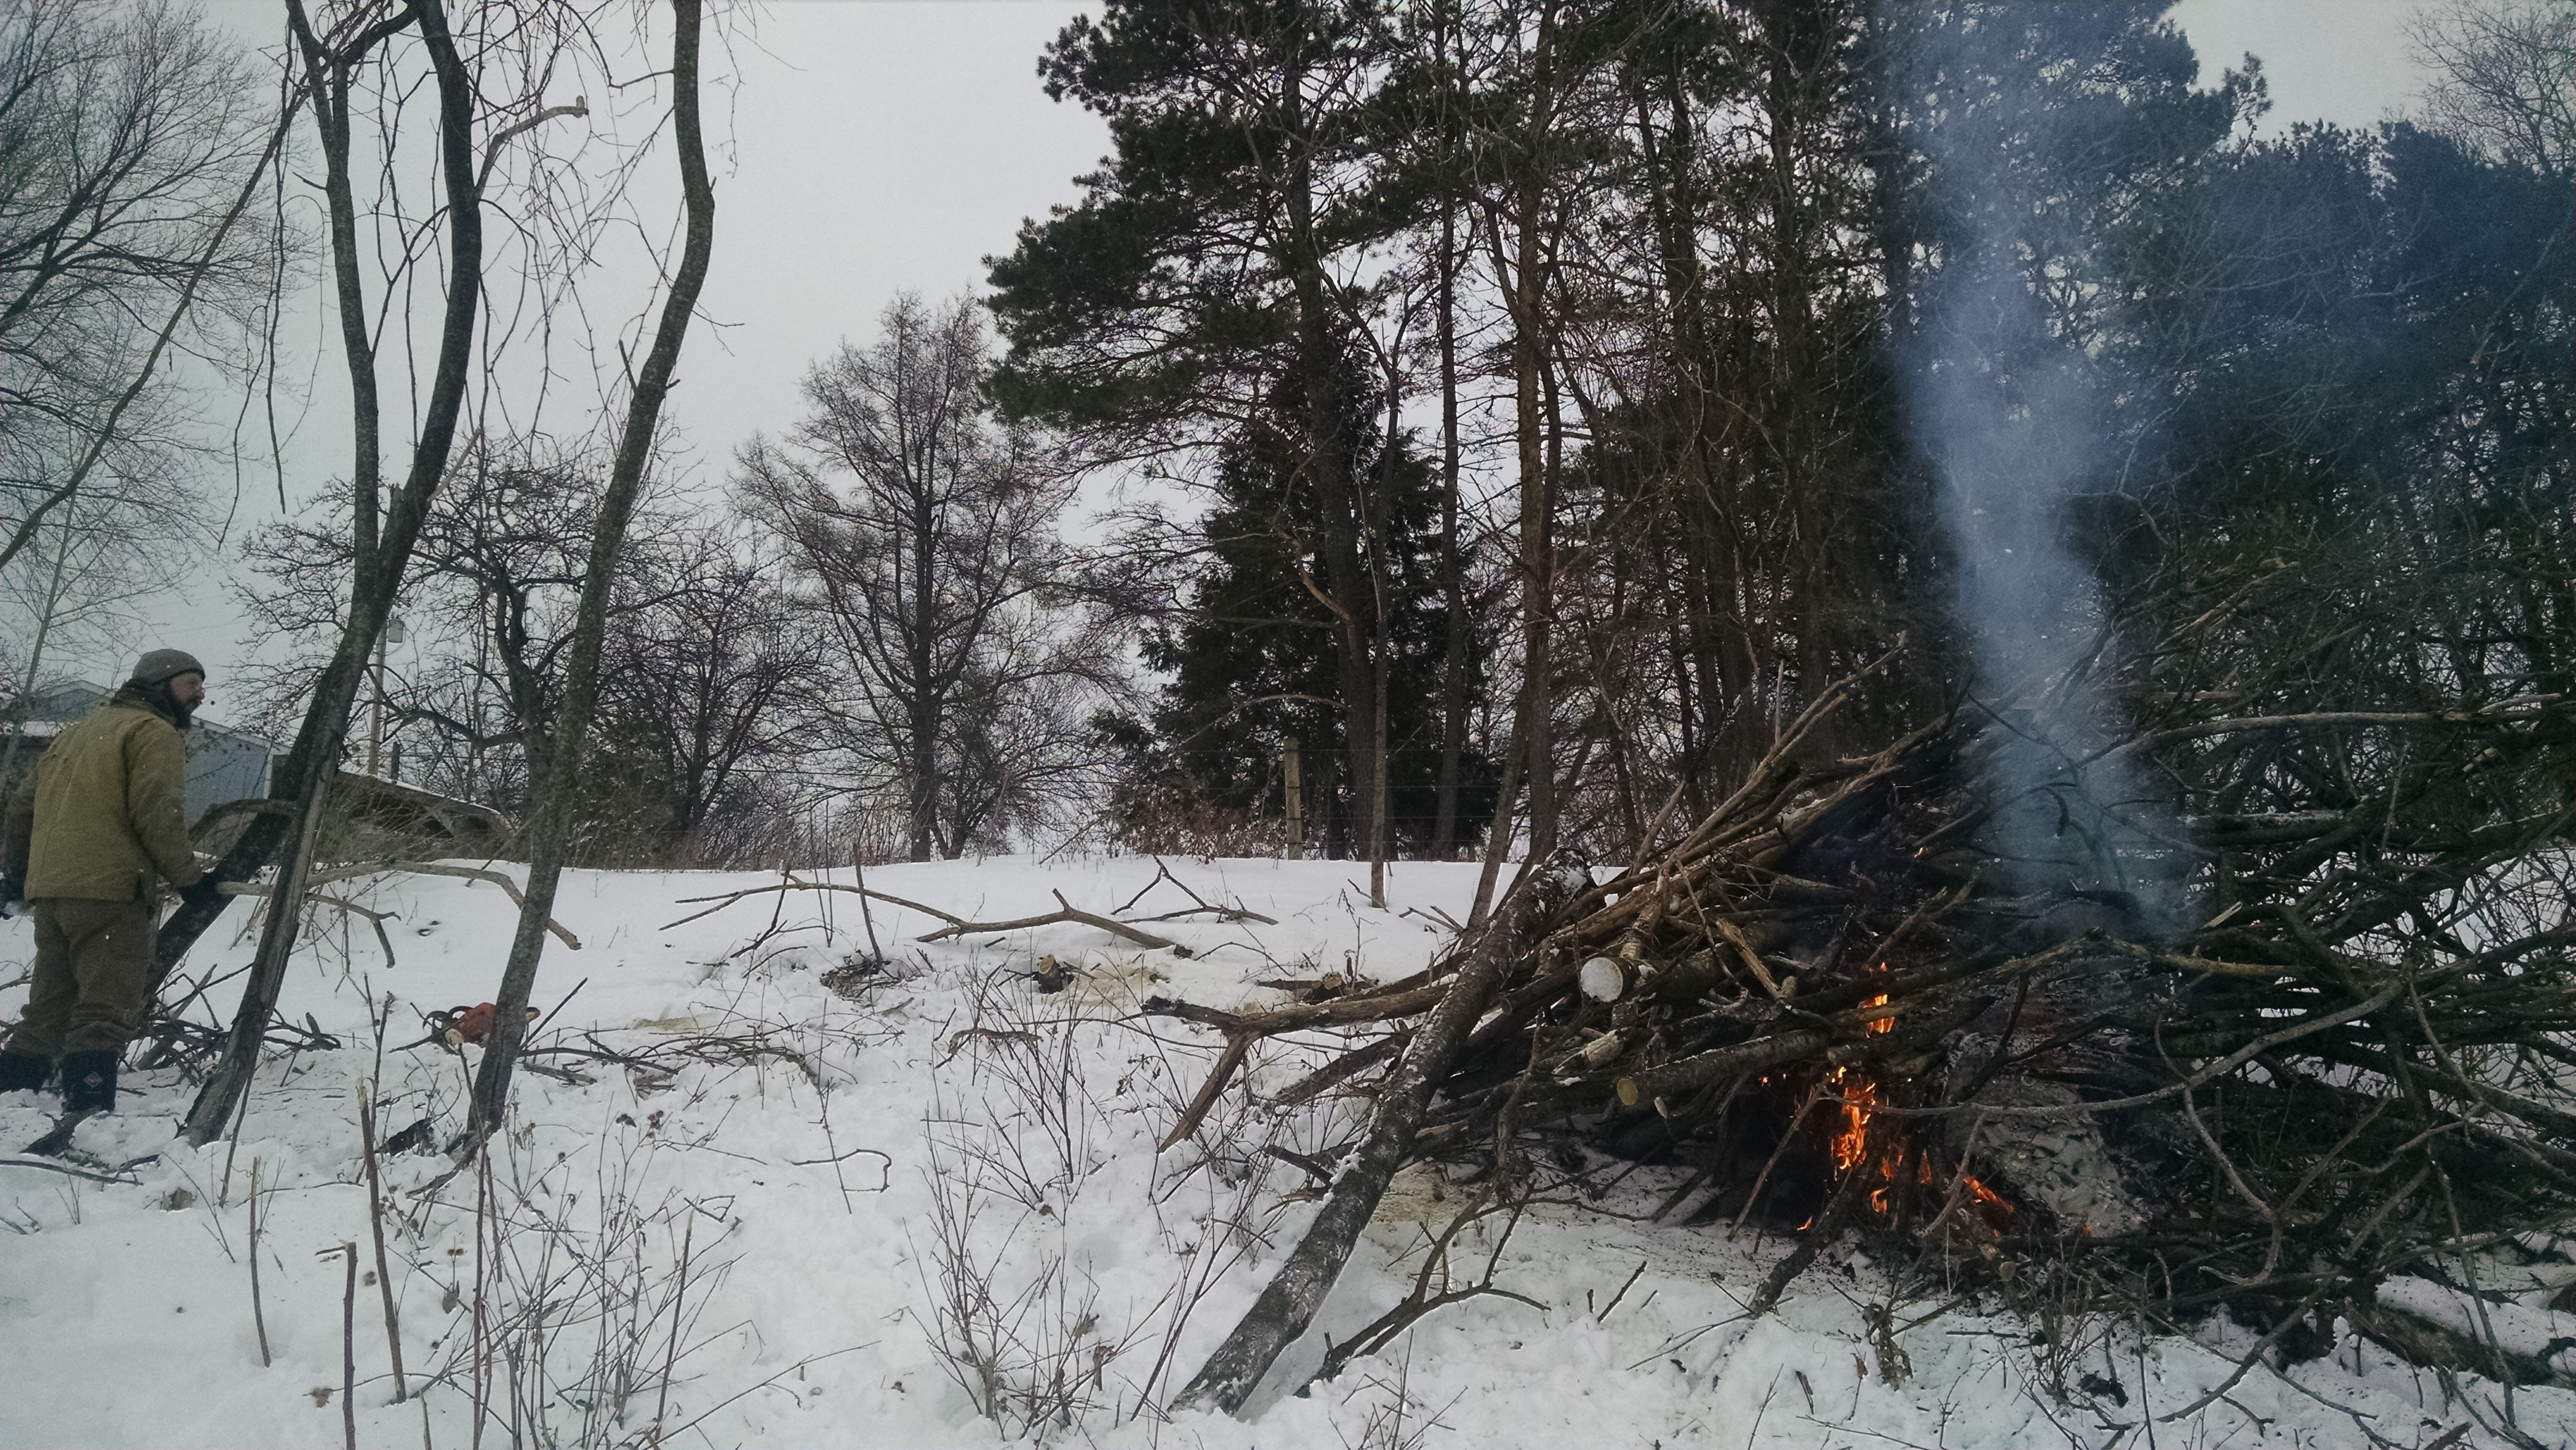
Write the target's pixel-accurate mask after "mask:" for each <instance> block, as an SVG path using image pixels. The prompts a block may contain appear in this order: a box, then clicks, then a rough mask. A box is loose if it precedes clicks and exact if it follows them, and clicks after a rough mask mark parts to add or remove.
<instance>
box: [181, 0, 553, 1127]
mask: <svg viewBox="0 0 2576 1450" xmlns="http://www.w3.org/2000/svg"><path fill="white" fill-rule="evenodd" d="M287 14H288V19H289V20H290V22H291V24H292V28H293V31H294V37H295V45H296V49H297V52H298V56H299V58H300V60H301V62H302V74H301V94H302V96H303V98H304V99H305V101H306V102H307V103H309V104H310V106H311V107H312V110H313V113H314V121H315V126H316V129H317V130H318V131H319V133H320V138H321V142H322V152H323V161H324V169H323V190H324V195H325V199H326V201H327V203H328V208H329V215H330V227H329V232H330V241H331V260H332V277H333V283H334V290H335V293H336V298H337V302H338V312H339V322H340V335H341V343H342V349H343V351H344V353H345V354H346V361H347V365H348V372H349V387H350V401H351V406H350V422H351V433H352V435H353V443H354V447H353V449H352V453H353V457H352V460H351V469H350V476H349V478H348V481H347V484H348V497H349V500H350V524H351V549H352V564H353V565H354V568H353V570H352V577H351V581H350V590H349V605H348V609H347V613H346V616H345V619H344V622H343V624H342V626H341V630H340V637H339V643H338V645H337V646H336V648H335V649H334V650H333V652H332V655H331V659H330V662H329V664H328V665H326V666H325V667H324V668H323V670H322V672H321V675H320V677H319V679H318V680H317V682H316V684H315V686H314V688H313V691H312V694H311V697H310V702H309V703H308V705H307V706H306V709H305V712H304V720H303V723H302V725H301V727H300V728H299V729H298V730H297V732H296V737H295V741H294V744H293V745H292V746H291V747H289V749H288V751H287V753H286V755H285V756H284V758H283V759H282V760H281V761H280V762H279V764H278V768H277V770H276V772H275V774H274V777H273V779H274V787H273V789H274V790H275V792H276V794H278V795H279V796H281V797H286V798H290V799H294V800H296V801H297V802H298V807H297V812H296V818H300V819H301V820H302V821H303V822H305V823H308V824H309V823H310V822H312V821H313V820H315V819H316V818H317V816H318V813H319V811H320V808H321V801H322V798H323V794H324V792H325V791H326V790H327V789H328V787H329V783H330V779H331V776H332V774H333V772H334V770H335V769H336V767H337V764H338V761H339V756H340V749H341V746H342V744H343V742H344V741H345V740H346V738H347V735H348V729H349V716H350V711H351V708H352V706H353V705H354V704H355V702H356V700H357V696H358V689H359V685H360V682H361V680H362V679H363V678H364V676H365V673H366V669H367V663H368V660H369V657H370V656H371V655H372V654H373V653H374V649H375V645H376V640H377V637H378V635H379V634H381V633H382V631H383V629H384V625H385V621H386V619H387V618H388V617H389V616H390V615H391V613H392V610H393V603H394V593H395V589H396V587H397V586H398V585H399V584H400V583H401V580H402V577H403V574H404V572H405V570H406V568H407V566H408V565H409V562H410V558H411V551H412V547H413V544H414V543H415V542H416V540H417V538H418V536H419V532H420V527H421V524H422V522H423V520H424V519H425V518H426V517H427V515H428V512H429V504H430V501H431V499H432V498H433V497H434V496H435V494H436V493H437V490H438V487H439V484H440V482H441V481H442V479H443V478H444V477H445V475H446V471H447V459H448V453H449V450H450V448H451V445H452V444H453V443H454V441H455V437H456V429H457V423H458V419H459V417H460V416H461V414H462V412H463V409H464V405H465V395H466V386H467V382H468V379H469V377H470V374H471V370H472V368H473V366H474V363H475V357H474V332H475V324H476V321H477V319H478V317H479V315H480V313H481V310H482V278H483V268H484V250H483V198H484V192H485V189H486V188H487V187H488V186H489V185H491V183H492V178H493V172H494V165H495V162H496V160H497V158H498V157H499V156H500V154H501V148H502V146H503V144H504V143H505V142H506V141H508V140H509V139H510V138H511V137H513V136H516V135H519V134H522V133H524V132H526V131H527V130H529V129H530V128H531V127H532V126H534V125H536V124H538V123H541V122H543V121H544V120H546V119H548V118H549V117H552V116H556V115H561V114H566V113H577V112H578V111H579V109H580V108H579V107H578V105H576V106H573V107H547V106H545V105H544V101H543V89H544V85H545V82H546V80H547V78H548V75H549V71H550V68H549V66H548V65H546V64H544V63H543V59H544V57H545V56H546V55H547V54H549V53H551V51H550V48H551V47H552V46H554V45H556V44H557V43H559V38H560V32H559V31H556V30H553V29H551V28H550V27H548V26H546V25H543V24H530V25H519V24H512V25H507V26H504V27H503V29H502V31H501V33H500V38H499V39H497V40H494V39H492V38H491V37H486V36H479V35H478V36H476V37H475V39H477V40H478V41H490V42H491V43H490V44H489V45H478V56H477V59H478V60H480V61H485V62H488V64H486V65H485V66H484V71H485V74H484V75H483V76H482V84H484V85H485V86H487V87H490V88H491V89H492V90H494V91H495V92H498V93H500V94H501V99H499V100H498V101H497V102H495V103H493V104H490V105H488V106H487V105H486V104H484V103H483V102H481V101H480V100H479V99H478V96H477V84H478V82H477V76H476V74H475V68H474V67H472V66H469V64H468V62H467V60H466V58H465V56H464V54H462V53H461V51H460V48H459V45H458V42H457V36H456V34H455V32H454V31H453V30H451V28H450V26H449V23H448V15H447V10H446V7H445V5H444V4H443V3H441V0H409V3H407V4H404V5H402V6H400V7H398V8H397V7H390V6H385V5H381V4H377V3H360V4H356V5H352V6H350V7H349V8H346V9H343V10H341V11H339V12H338V13H337V14H330V13H326V14H325V16H324V18H323V24H322V25H321V26H320V27H318V28H317V27H316V26H315V25H314V24H313V22H312V19H311V17H310V16H308V14H307V13H306V10H305V7H304V5H303V3H302V0H287ZM540 15H542V12H540ZM493 18H494V17H491V16H488V15H487V16H480V17H478V21H490V20H492V19H493ZM415 30H416V31H417V32H418V35H419V39H420V43H421V49H422V51H423V52H424V56H423V59H424V60H425V62H426V72H427V76H428V79H429V80H430V82H431V84H432V87H433V89H434V91H435V94H436V95H437V98H438V100H437V111H436V116H437V148H436V149H437V153H438V160H439V165H438V172H439V180H440V191H441V199H442V201H443V206H442V207H441V208H439V210H438V216H439V219H440V220H441V221H442V222H443V225H444V229H445V239H446V241H447V255H446V257H445V258H444V259H443V260H444V265H445V273H444V293H445V295H444V297H443V298H442V299H441V305H440V306H439V307H438V309H437V315H438V324H437V329H436V336H437V343H436V354H435V361H434V363H433V364H432V366H431V368H430V386H429V389H428V392H427V394H426V396H425V397H424V398H423V399H422V400H421V401H422V406H421V408H420V411H419V412H418V414H417V415H416V416H417V431H416V433H415V436H414V438H413V441H412V448H411V458H410V464H409V467H408V468H407V469H406V470H405V473H404V477H403V480H402V482H401V484H400V486H399V487H397V488H395V489H393V490H392V491H391V492H390V493H388V492H387V491H386V490H385V489H384V487H383V459H382V457H381V452H380V449H381V443H382V439H381V436H380V434H381V425H382V404H381V401H380V399H379V395H378V379H377V341H378V339H377V334H376V331H375V330H374V328H372V327H371V326H370V320H371V319H372V318H373V317H375V316H376V315H377V314H376V312H375V309H373V308H372V307H370V305H369V304H368V302H367V299H366V295H365V289H364V286H363V281H362V275H361V264H362V261H363V260H364V254H363V252H362V246H361V236H360V228H359V221H358V207H357V200H356V187H355V171H354V168H353V155H352V153H353V142H354V139H355V133H356V129H357V128H356V120H357V118H358V116H359V115H360V114H362V112H361V110H360V106H361V105H362V104H363V102H364V97H365V90H364V88H363V84H362V83H363V82H365V81H366V80H367V78H368V77H369V76H370V75H374V76H376V77H377V78H378V79H381V78H382V73H381V70H380V69H379V68H381V67H383V66H384V65H385V64H386V61H385V50H384V47H385V46H386V44H387V43H388V42H390V41H392V40H393V39H394V38H395V37H397V36H400V35H402V34H404V33H406V32H409V31H415ZM514 47H515V48H518V49H519V54H517V55H515V56H512V55H510V54H509V51H510V48H514ZM531 55H534V56H535V57H536V58H537V59H538V60H539V62H540V63H538V64H535V65H522V66H521V67H520V69H521V72H522V75H523V77H524V79H525V80H526V82H527V86H528V88H527V90H526V91H525V92H524V93H522V94H519V95H517V96H509V95H507V93H506V89H505V77H506V75H507V70H508V67H506V66H504V65H502V64H501V62H502V61H503V60H504V59H505V58H507V59H514V60H518V61H522V62H524V61H526V60H527V59H529V58H530V56H531ZM384 89H385V90H386V91H393V92H400V91H402V90H405V89H407V87H399V86H388V87H385V88H384ZM380 98H381V99H383V100H384V101H385V103H386V106H387V111H386V113H385V114H384V115H382V116H380V117H378V118H377V119H378V121H379V124H380V126H381V128H382V135H383V136H384V137H385V139H386V142H387V145H388V149H390V148H391V145H392V138H393V136H394V134H395V132H396V130H397V128H398V125H399V116H400V100H399V96H398V94H397V95H384V94H382V92H380ZM478 119H480V120H482V121H483V122H484V123H485V126H486V127H488V131H487V134H486V135H485V137H484V148H483V151H484V154H483V155H482V156H481V157H480V158H478V157H477V155H476V150H477V147H476V140H477V130H478V127H477V121H478ZM478 162H479V164H478ZM427 234H428V235H435V234H434V233H427ZM411 245H412V246H413V247H415V248H418V247H420V246H422V244H421V243H419V242H417V241H415V242H413V243H412V244H411ZM417 255H418V254H417V252H416V251H407V252H406V253H405V254H404V256H405V264H404V266H403V267H402V268H401V269H400V271H399V273H398V276H397V282H398V283H400V284H409V283H412V282H414V281H416V280H417V279H416V278H414V277H413V276H412V270H413V269H412V266H411V261H412V260H413V259H414V258H416V257H417ZM395 290H400V288H399V287H397V288H394V289H389V292H390V291H395ZM290 836H292V838H293V839H292V840H290ZM312 838H313V833H312V832H311V831H310V830H305V831H300V832H296V831H292V830H291V820H290V818H289V817H285V816H278V815H263V816H260V817H256V818H254V819H253V821H252V823H251V825H250V827H249V828H248V829H246V830H245V831H244V832H243V833H242V835H241V838H240V839H239V840H238V841H237V842H236V843H235V844H234V845H233V847H232V848H231V849H230V850H229V851H227V852H226V853H225V855H224V859H223V860H222V861H220V862H218V863H217V865H216V866H215V868H214V870H213V871H211V872H209V873H208V877H207V889H204V890H201V891H198V892H194V893H192V894H191V897H190V899H189V901H188V902H187V903H186V904H184V905H183V906H182V907H181V908H180V909H179V910H178V911H177V912H175V913H173V914H172V916H171V918H170V919H169V920H168V921H167V922H165V923H164V924H163V925H162V928H161V933H160V940H159V944H158V953H157V954H158V957H159V962H160V965H161V969H162V970H163V971H165V972H166V971H167V970H168V968H169V966H170V965H171V964H173V963H175V962H176V961H177V960H178V958H179V957H180V956H182V955H183V954H185V953H186V951H187V949H188V948H189V946H190V945H191V944H193V943H194V942H195V940H196V939H197V937H198V936H199V935H200V934H201V933H203V932H204V931H205V929H206V928H207V927H208V926H210V925H212V924H213V922H214V920H215V918H216V917H217V916H218V915H220V914H221V913H222V911H223V909H224V904H225V902H226V900H227V898H225V897H224V896H222V895H220V894H217V893H216V892H214V891H213V890H212V889H211V887H212V885H213V884H214V883H218V882H221V881H228V880H240V879H243V878H245V877H247V876H249V875H251V874H253V873H254V872H256V871H258V870H259V869H260V868H261V867H262V866H263V865H264V864H266V863H267V862H268V860H269V859H270V857H271V856H272V855H275V854H276V853H277V852H278V850H279V848H280V847H286V848H287V850H286V854H285V856H284V858H283V859H282V860H281V861H280V862H279V874H278V884H277V886H276V888H275V891H274V894H273V895H272V897H271V899H270V908H271V909H270V911H269V914H268V918H267V922H266V925H265V927H264V928H263V930H262V934H261V938H260V945H259V950H258V954H257V956H256V957H255V958H254V963H253V966H252V969H251V972H250V976H249V980H248V981H247V983H246V984H245V985H244V987H243V991H242V1001H241V1004H240V1006H239V1008H238V1009H237V1010H236V1011H235V1013H234V1016H233V1023H232V1030H231V1033H230V1036H229V1038H228V1039H227V1041H226V1044H225V1049H224V1055H223V1058H222V1060H221V1062H220V1063H219V1064H218V1066H217V1067H216V1069H215V1071H214V1072H213V1073H212V1074H210V1075H209V1077H208V1079H207V1081H206V1085H205V1087H204V1089H203V1090H202V1091H201V1092H200V1093H199V1094H198V1096H197V1100H196V1102H195V1103H194V1104H193V1105H192V1106H191V1107H190V1109H189V1112H188V1117H187V1122H186V1125H185V1128H184V1132H185V1134H186V1136H187V1137H188V1138H189V1140H190V1141H192V1142H197V1143H203V1142H205V1141H207V1140H208V1139H210V1138H212V1137H213V1136H214V1135H215V1134H216V1133H218V1132H220V1131H222V1128H223V1125H224V1124H225V1122H227V1121H228V1120H229V1119H230V1118H231V1116H232V1108H233V1105H234V1103H235V1102H237V1101H238V1100H239V1098H240V1095H241V1094H242V1092H243V1091H244V1090H245V1089H246V1088H247V1087H248V1085H249V1080H250V1071H251V1067H252V1065H253V1064H254V1063H255V1062H256V1061H257V1058H258V1053H259V1045H260V1042H261V1040H262V1038H263V1037H264V1035H265V1034H266V1031H267V1027H268V1021H269V1017H270V1015H271V1013H272V1012H274V1010H275V1008H276V1001H277V993H278V990H279V987H280V985H281V984H282V982H283V981H284V978H285V971H286V962H287V957H288V955H289V954H290V953H291V952H292V951H293V949H294V943H295V930H296V927H295V924H296V921H297V919H298V917H299V916H300V914H301V913H300V912H298V911H297V910H295V909H294V908H295V906H296V904H297V902H298V900H299V898H300V893H301V886H302V880H303V876H304V873H305V871H306V869H307V868H308V867H309V865H310V843H311V841H312Z"/></svg>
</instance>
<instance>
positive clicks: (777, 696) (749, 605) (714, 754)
mask: <svg viewBox="0 0 2576 1450" xmlns="http://www.w3.org/2000/svg"><path fill="white" fill-rule="evenodd" d="M653 562H654V564H655V566H656V568H657V569H658V570H660V571H662V575H663V578H664V579H666V580H668V581H669V585H668V586H661V585H656V584H654V583H650V582H648V583H647V585H646V586H645V590H644V592H646V593H648V594H652V595H655V596H657V597H658V599H659V603H658V604H656V605H655V606H654V607H652V608H649V609H644V610H639V611H637V612H635V613H633V614H631V615H629V616H628V617H627V618H626V619H625V620H624V621H622V624H621V627H619V628H617V629H615V630H613V631H612V632H611V634H610V636H609V639H608V644H607V649H608V655H609V665H608V668H607V670H606V672H605V674H604V676H603V678H602V680H601V685H600V689H601V700H602V703H601V717H602V719H601V727H600V733H601V737H602V739H601V744H602V746H603V747H604V748H605V749H606V751H607V752H608V753H609V754H611V755H612V756H613V757H614V758H616V759H618V760H620V761H623V762H625V763H626V764H627V767H628V769H629V771H630V772H632V773H633V774H630V776H629V781H630V783H640V784H641V785H643V786H644V787H646V791H645V793H646V794H647V795H648V796H649V802H648V804H649V808H650V810H651V812H652V815H653V817H654V819H652V820H651V821H650V822H649V823H648V828H649V829H650V831H651V833H652V835H653V837H654V843H655V844H656V846H657V847H658V850H659V853H660V854H661V855H663V856H665V857H666V858H667V859H671V860H675V861H679V862H683V863H686V864H692V865H699V864H711V863H714V862H718V861H723V860H726V859H728V858H729V855H730V853H729V852H728V851H727V849H726V846H727V843H726V842H725V841H723V840H720V839H718V837H719V836H720V834H722V833H723V832H724V831H725V830H726V829H727V828H728V827H730V826H732V825H733V824H734V823H733V822H731V821H729V820H728V819H727V816H728V813H730V812H735V811H737V810H738V808H740V807H742V806H745V805H750V804H753V802H751V801H750V800H748V799H747V797H746V792H747V790H750V789H752V788H753V787H754V786H755V784H756V782H755V781H754V780H753V779H752V777H754V776H757V775H761V774H763V773H764V770H765V768H766V767H768V766H770V765H772V764H774V763H775V762H776V761H777V760H778V758H779V757H780V756H781V755H782V754H784V753H785V751H786V750H787V748H788V746H789V743H790V741H791V740H792V739H794V738H795V737H796V735H797V732H796V731H795V730H794V729H793V725H792V718H793V717H792V715H791V713H790V709H789V706H790V705H791V703H792V698H793V696H794V693H795V691H796V690H797V688H798V687H799V686H800V685H802V684H803V683H804V682H806V681H807V680H809V679H810V678H811V677H812V676H813V675H814V673H815V672H816V669H817V667H818V665H819V664H820V662H821V660H822V657H823V655H822V649H821V642H820V641H819V640H817V639H815V638H814V637H813V636H812V633H811V630H810V627H809V626H808V623H807V621H805V620H803V619H800V618H799V617H798V616H797V612H796V611H795V610H794V608H793V607H792V605H791V604H790V602H789V600H788V598H787V595H786V592H785V590H784V588H783V587H782V585H781V583H780V580H779V578H778V575H779V574H780V573H781V572H782V565H781V564H780V562H779V561H777V560H774V559H766V558H761V557H759V556H757V555H755V554H753V553H752V552H751V550H750V549H749V547H748V546H747V545H746V544H745V542H744V541H743V540H740V539H738V538H734V537H730V536H728V535H726V534H721V533H719V534H705V533H701V534H698V535H696V536H695V542H694V546H693V547H686V548H681V549H666V550H663V551H662V552H661V557H660V558H658V559H657V560H655V561H653ZM634 774H641V775H643V776H644V777H645V778H644V779H643V780H642V781H640V782H636V781H634Z"/></svg>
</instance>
